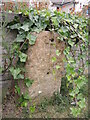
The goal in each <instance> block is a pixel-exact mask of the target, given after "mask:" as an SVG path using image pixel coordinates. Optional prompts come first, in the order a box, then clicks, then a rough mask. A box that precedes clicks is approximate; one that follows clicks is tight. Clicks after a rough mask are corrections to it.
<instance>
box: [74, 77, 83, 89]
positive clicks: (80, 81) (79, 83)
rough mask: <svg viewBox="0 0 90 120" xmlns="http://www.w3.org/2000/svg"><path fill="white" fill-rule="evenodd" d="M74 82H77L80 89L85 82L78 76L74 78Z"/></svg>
mask: <svg viewBox="0 0 90 120" xmlns="http://www.w3.org/2000/svg"><path fill="white" fill-rule="evenodd" d="M76 84H77V86H78V88H79V89H80V88H81V87H82V86H83V85H84V84H85V81H83V80H82V79H79V78H78V79H77V80H76Z"/></svg>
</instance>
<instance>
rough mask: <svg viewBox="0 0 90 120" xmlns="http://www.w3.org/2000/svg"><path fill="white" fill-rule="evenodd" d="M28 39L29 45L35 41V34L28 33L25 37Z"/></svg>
mask: <svg viewBox="0 0 90 120" xmlns="http://www.w3.org/2000/svg"><path fill="white" fill-rule="evenodd" d="M26 38H27V39H28V40H29V44H30V45H34V44H35V41H36V36H33V35H31V34H30V33H29V34H28V35H27V37H26Z"/></svg>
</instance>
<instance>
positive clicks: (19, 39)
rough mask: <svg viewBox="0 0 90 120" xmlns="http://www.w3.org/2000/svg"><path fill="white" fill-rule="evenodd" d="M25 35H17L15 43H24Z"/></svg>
mask: <svg viewBox="0 0 90 120" xmlns="http://www.w3.org/2000/svg"><path fill="white" fill-rule="evenodd" d="M25 37H26V36H25V34H21V35H20V34H19V35H17V38H16V41H17V42H24V39H25Z"/></svg>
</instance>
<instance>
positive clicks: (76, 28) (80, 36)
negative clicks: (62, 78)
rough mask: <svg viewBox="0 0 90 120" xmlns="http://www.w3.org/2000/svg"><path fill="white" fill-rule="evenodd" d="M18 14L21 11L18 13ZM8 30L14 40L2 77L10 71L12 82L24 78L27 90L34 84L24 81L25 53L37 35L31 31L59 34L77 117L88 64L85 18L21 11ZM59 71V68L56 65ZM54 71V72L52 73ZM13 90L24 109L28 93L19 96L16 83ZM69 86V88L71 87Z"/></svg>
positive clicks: (73, 107) (57, 13)
mask: <svg viewBox="0 0 90 120" xmlns="http://www.w3.org/2000/svg"><path fill="white" fill-rule="evenodd" d="M19 12H20V11H19ZM6 27H7V28H8V29H11V30H17V37H16V39H15V40H13V43H12V45H11V48H10V52H9V55H8V56H9V62H8V66H7V68H6V69H5V70H3V71H2V72H3V74H4V73H5V72H6V71H7V70H9V71H10V72H11V74H12V76H13V78H14V80H15V81H17V80H18V79H21V80H22V79H23V80H24V83H25V85H26V86H27V87H30V86H31V85H32V84H33V80H30V79H29V78H25V75H24V74H25V69H24V65H25V62H26V60H27V57H28V56H27V54H26V50H27V49H28V46H29V45H31V46H32V45H34V44H35V41H36V36H34V35H33V32H37V33H39V32H40V31H42V30H48V31H51V32H52V33H54V32H57V33H58V34H59V37H58V40H59V41H64V42H65V45H66V46H65V50H64V51H63V53H64V55H65V58H64V59H63V61H64V62H65V75H66V78H67V80H68V82H67V87H68V88H70V89H69V95H70V96H71V100H72V108H70V109H71V113H72V114H73V116H74V117H77V116H78V115H79V114H80V113H81V111H82V110H83V109H84V108H85V107H86V102H85V98H84V96H83V94H82V92H81V88H82V87H83V86H84V85H85V84H86V83H87V81H88V80H87V76H86V74H85V68H86V67H87V65H88V62H87V55H88V28H87V19H86V18H84V17H78V16H76V15H74V14H73V15H71V14H66V13H60V12H57V11H54V12H51V11H48V10H42V11H39V10H34V9H33V8H31V9H24V10H23V9H22V10H21V12H20V14H19V15H18V17H15V18H14V20H13V21H12V22H10V23H8V24H7V25H6ZM56 55H57V56H59V55H60V51H58V50H56ZM52 62H56V57H53V58H52ZM56 69H57V70H58V69H60V66H56ZM54 73H55V70H53V74H54ZM15 83H16V85H15V89H16V92H17V94H18V95H19V96H20V103H21V105H22V106H25V107H26V106H27V103H28V100H29V99H30V98H29V96H28V93H26V94H22V93H21V90H20V88H19V86H18V82H15ZM70 86H72V87H70ZM30 109H31V111H34V110H35V106H34V108H33V107H30Z"/></svg>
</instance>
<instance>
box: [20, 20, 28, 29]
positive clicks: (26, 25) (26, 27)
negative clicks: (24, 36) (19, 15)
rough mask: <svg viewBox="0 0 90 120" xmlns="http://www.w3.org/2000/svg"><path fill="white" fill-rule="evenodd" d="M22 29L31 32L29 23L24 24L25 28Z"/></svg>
mask: <svg viewBox="0 0 90 120" xmlns="http://www.w3.org/2000/svg"><path fill="white" fill-rule="evenodd" d="M20 28H21V29H23V30H24V31H29V22H27V23H25V24H23V26H21V27H20Z"/></svg>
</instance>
